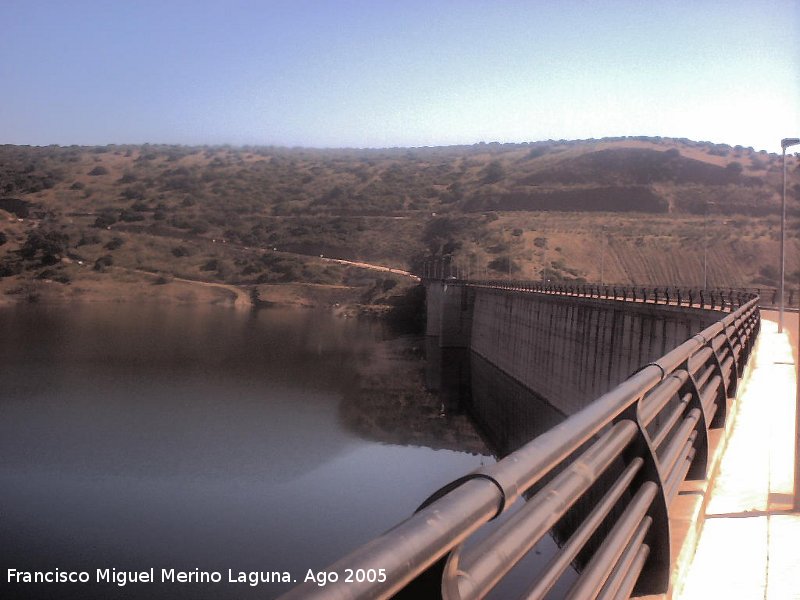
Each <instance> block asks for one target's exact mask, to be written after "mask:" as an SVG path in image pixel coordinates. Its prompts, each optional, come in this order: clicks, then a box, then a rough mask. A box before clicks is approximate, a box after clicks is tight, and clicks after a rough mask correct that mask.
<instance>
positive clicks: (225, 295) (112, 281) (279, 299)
mask: <svg viewBox="0 0 800 600" xmlns="http://www.w3.org/2000/svg"><path fill="white" fill-rule="evenodd" d="M111 270H112V271H113V273H111V274H109V273H97V272H94V271H86V270H75V269H71V270H70V271H71V272H70V275H71V281H70V282H69V283H60V282H58V281H54V280H51V279H30V278H26V277H24V276H12V277H6V278H2V279H0V309H2V308H6V307H12V306H19V305H24V304H36V303H41V304H62V305H63V304H70V303H74V302H80V303H89V304H92V303H106V302H112V303H126V302H158V303H162V304H182V305H214V306H228V307H231V308H235V309H237V310H258V309H260V308H262V306H274V307H278V308H308V309H312V308H329V309H331V310H333V311H334V313H335V314H337V316H342V317H354V316H356V315H358V314H368V315H371V316H381V315H383V314H385V313H386V312H387V310H388V306H385V305H375V304H363V303H361V302H359V301H358V299H359V296H361V294H362V293H363V290H361V289H360V288H356V287H349V286H344V285H333V284H330V285H327V284H318V283H305V282H288V283H276V284H261V285H257V286H237V285H234V284H227V283H218V282H212V281H199V280H193V279H186V278H183V277H174V276H170V275H164V274H160V273H152V272H149V271H143V270H138V269H125V268H121V267H112V268H111ZM109 275H111V277H109ZM253 290H257V291H258V297H259V299H260V302H262V303H263V304H262V305H261V306H259V305H257V304H256V303H254V301H253V297H252V292H253Z"/></svg>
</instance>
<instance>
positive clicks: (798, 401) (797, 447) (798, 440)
mask: <svg viewBox="0 0 800 600" xmlns="http://www.w3.org/2000/svg"><path fill="white" fill-rule="evenodd" d="M797 144H800V138H784V139H782V140H781V149H782V150H783V169H782V171H783V197H782V201H781V291H780V293H781V303H780V312H779V313H778V331H779V332H783V291H784V276H785V270H784V269H785V264H784V260H785V258H786V249H785V245H786V149H787V148H789V147H790V146H796V145H797ZM797 330H798V336H800V317H798V325H797ZM795 379H796V389H795V397H794V398H795V402H794V502H793V508H794V510H795V511H797V512H800V361H798V364H796V365H795Z"/></svg>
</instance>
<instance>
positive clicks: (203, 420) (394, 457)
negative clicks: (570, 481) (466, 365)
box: [0, 304, 494, 598]
mask: <svg viewBox="0 0 800 600" xmlns="http://www.w3.org/2000/svg"><path fill="white" fill-rule="evenodd" d="M423 344H424V342H423V341H422V340H421V339H420V338H415V337H413V336H397V335H389V334H388V333H387V331H386V328H385V327H384V326H382V325H380V324H376V323H374V322H372V323H370V322H363V321H359V320H348V319H339V318H335V317H333V316H332V315H331V314H330V313H327V312H325V313H323V312H315V311H298V310H277V309H276V310H272V309H270V310H262V311H259V312H254V313H250V312H237V311H233V310H230V309H223V308H216V307H178V306H155V305H152V306H151V305H141V306H137V305H130V304H96V305H91V304H84V305H80V304H79V305H61V306H36V305H32V306H22V307H15V308H7V309H3V310H1V311H0V567H2V571H3V575H4V577H3V582H2V583H3V587H4V589H5V590H7V592H8V595H7V596H6V595H3V597H24V598H54V597H57V598H142V597H148V598H250V597H251V598H255V597H258V598H271V597H275V596H277V595H279V594H280V593H282V592H283V591H285V590H286V589H288V588H289V587H291V584H286V583H274V582H273V583H264V584H260V585H258V586H251V585H249V584H248V583H227V579H228V570H229V569H230V570H232V571H233V572H234V574H235V573H238V572H245V573H248V572H255V571H267V572H274V571H280V572H284V571H285V572H289V573H290V574H291V576H292V577H293V578H294V579H297V580H299V581H302V579H303V578H304V577H305V575H306V573H307V571H308V570H309V569H312V570H315V571H316V570H320V569H322V568H323V567H325V566H326V565H328V564H329V563H331V562H333V561H334V560H336V559H337V558H339V557H340V556H342V555H343V554H345V553H346V552H348V551H350V550H352V549H354V548H356V547H358V546H359V545H361V544H362V543H364V542H366V541H368V540H369V539H371V538H372V537H374V536H376V535H378V534H380V533H382V532H383V531H385V530H386V529H388V528H390V527H391V526H393V525H394V524H396V523H397V522H399V521H401V520H402V519H404V518H406V517H407V516H409V515H410V514H412V513H413V512H414V510H415V509H416V507H417V506H418V505H419V504H420V503H421V502H422V501H423V500H424V499H425V498H426V497H427V496H428V495H429V494H431V493H432V492H434V491H435V490H436V489H438V488H439V487H440V486H441V485H443V484H445V483H447V482H448V481H451V480H453V479H455V478H457V477H459V476H461V475H463V474H464V473H466V472H468V471H470V470H473V469H474V468H476V467H478V466H480V465H481V464H483V463H486V462H490V461H493V460H494V459H493V458H491V457H488V456H486V454H488V450H486V449H485V447H483V446H482V443H481V440H480V438H479V436H478V435H477V434H476V432H475V431H474V429H472V428H471V426H470V425H469V421H468V420H467V419H465V418H464V417H463V416H459V415H455V416H452V417H451V416H449V415H448V414H447V413H448V411H447V410H444V411H442V410H440V409H439V408H438V407H433V406H431V398H430V395H429V394H428V393H427V392H425V390H424V387H423V373H424V364H423V363H422V358H421V351H420V347H421V346H422V345H423ZM151 568H152V569H154V570H155V579H156V582H155V583H135V584H128V585H125V586H119V585H116V584H114V583H96V582H95V579H96V574H97V570H98V569H101V570H103V569H117V570H118V571H143V570H148V569H151ZM8 569H16V570H18V571H47V572H53V571H55V570H56V569H58V570H59V571H60V572H66V571H78V572H81V571H85V572H88V573H89V574H90V575H91V577H92V583H90V584H80V583H59V584H9V583H8V581H7V578H6V574H7V571H8ZM162 569H175V570H176V571H178V570H180V571H187V572H195V570H196V569H198V570H199V571H202V572H210V571H216V572H220V573H221V574H222V579H223V581H222V583H218V584H215V583H209V584H201V583H185V584H160V583H158V581H159V580H160V574H161V570H162Z"/></svg>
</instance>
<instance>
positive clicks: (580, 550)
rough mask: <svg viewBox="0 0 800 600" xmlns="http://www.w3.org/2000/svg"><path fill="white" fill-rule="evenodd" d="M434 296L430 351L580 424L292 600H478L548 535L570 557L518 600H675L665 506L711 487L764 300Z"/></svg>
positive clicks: (522, 450) (535, 575) (492, 287)
mask: <svg viewBox="0 0 800 600" xmlns="http://www.w3.org/2000/svg"><path fill="white" fill-rule="evenodd" d="M423 283H424V285H425V288H426V312H427V325H426V328H427V329H426V333H427V335H428V336H430V338H429V339H432V340H434V342H433V343H434V344H436V345H437V346H438V347H440V348H443V349H447V348H454V349H463V350H465V351H468V352H469V353H470V354H471V355H472V356H474V357H476V358H475V360H476V361H479V362H480V363H483V362H485V363H487V364H490V365H492V366H493V367H494V368H496V369H498V370H499V371H501V372H502V373H504V374H505V376H507V377H508V378H509V379H510V380H513V381H514V382H515V385H519V386H522V387H524V388H527V389H528V390H530V391H531V392H532V393H533V394H535V395H537V396H539V397H542V398H544V399H546V400H547V402H549V403H550V404H551V405H552V406H553V407H554V409H555V410H557V411H558V412H560V413H561V414H563V415H568V416H567V417H566V418H564V419H563V420H561V421H560V422H558V423H557V424H556V425H555V426H554V427H552V428H550V429H548V430H547V431H545V432H544V433H542V434H540V435H538V436H537V437H535V438H534V439H532V440H530V441H526V442H525V443H524V444H522V445H521V446H520V447H518V448H515V449H513V451H510V453H509V454H507V455H506V456H504V457H503V458H501V459H500V460H499V461H498V462H497V463H495V464H492V465H490V466H486V467H483V468H481V469H480V470H478V471H475V472H472V473H468V474H465V475H464V476H463V477H462V478H460V479H458V480H456V481H454V482H451V483H449V484H448V485H446V486H444V487H443V488H442V489H441V490H439V491H438V492H436V493H435V494H433V495H432V496H431V497H429V498H427V499H425V498H421V499H420V508H419V509H418V511H417V512H416V513H415V514H414V515H410V516H409V518H408V519H407V520H405V521H403V522H402V523H399V524H398V525H396V526H395V527H393V528H392V529H390V530H389V531H387V532H386V533H385V534H383V535H382V536H380V537H378V538H376V539H374V540H372V541H371V542H369V543H367V544H366V545H364V546H363V547H361V548H360V549H358V550H356V551H354V552H353V553H351V554H350V555H348V556H346V557H343V558H342V559H341V560H339V561H337V562H336V563H335V564H333V565H331V566H330V567H329V570H330V571H331V572H339V573H345V571H347V572H348V573H353V577H351V578H350V580H349V581H343V580H340V581H339V582H334V583H328V584H327V585H325V586H324V587H321V586H318V585H315V584H314V583H307V584H303V585H300V586H298V587H296V588H294V589H293V590H291V591H290V592H289V593H288V594H286V595H284V596H283V598H285V599H287V600H288V599H290V598H370V599H372V598H390V597H401V598H402V597H408V598H430V597H442V598H447V599H473V598H483V597H486V596H487V595H489V594H491V593H492V591H493V590H495V589H496V587H497V586H498V585H500V584H502V582H503V580H504V578H506V577H507V576H508V574H509V573H510V572H511V571H512V570H513V569H514V567H515V565H517V564H518V563H520V562H521V561H524V560H525V559H526V555H528V554H529V553H530V552H531V550H532V549H534V548H535V547H536V545H537V544H538V543H539V542H540V541H541V540H542V539H543V538H544V537H545V536H547V535H551V536H552V537H553V539H554V540H555V541H556V544H557V549H556V551H555V552H554V553H553V555H552V556H550V557H547V560H546V561H543V564H541V565H540V566H538V567H537V569H536V571H535V572H527V573H526V574H525V577H526V583H525V585H526V587H527V589H523V590H521V591H520V592H519V594H518V595H521V597H524V598H528V599H534V598H551V597H554V593H555V590H559V592H558V596H557V597H562V596H563V597H567V598H580V599H583V598H604V599H610V598H628V597H630V596H631V595H646V594H659V593H666V592H667V591H668V589H669V585H670V573H671V569H672V562H673V560H674V558H673V554H674V553H673V552H672V549H671V547H670V545H671V541H670V537H671V536H670V533H671V523H670V505H671V504H672V502H673V500H674V499H675V497H676V496H677V494H678V491H679V489H680V486H681V484H682V483H683V482H684V481H685V480H687V479H690V480H698V479H699V480H702V479H704V478H705V477H706V472H707V466H708V465H707V462H708V458H709V431H710V430H712V429H714V428H719V427H722V426H724V424H725V420H726V415H727V414H728V412H729V409H730V406H731V402H732V400H733V398H734V397H735V394H736V389H737V384H738V382H739V380H740V378H741V377H742V375H743V373H744V370H745V367H746V364H747V360H748V357H749V355H750V352H751V349H752V346H753V344H754V342H755V339H756V336H757V334H758V331H759V325H760V320H759V312H758V302H759V299H758V296H757V295H756V294H754V293H750V292H737V291H713V292H711V291H705V290H704V291H698V290H687V289H667V288H661V289H646V288H624V289H621V290H618V289H616V288H613V289H612V288H607V287H601V286H574V287H545V286H542V285H539V284H533V283H524V282H473V281H460V280H456V279H452V278H451V279H445V280H442V279H424V280H423ZM483 410H486V411H492V410H493V407H492V406H488V407H485V406H484V408H483ZM476 417H477V418H478V420H481V415H476ZM512 507H513V509H512ZM673 527H674V525H673ZM567 573H569V577H568V581H567V583H566V584H565V583H564V580H563V578H564V577H565V575H566V574H567Z"/></svg>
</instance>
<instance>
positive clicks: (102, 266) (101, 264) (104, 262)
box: [94, 254, 114, 271]
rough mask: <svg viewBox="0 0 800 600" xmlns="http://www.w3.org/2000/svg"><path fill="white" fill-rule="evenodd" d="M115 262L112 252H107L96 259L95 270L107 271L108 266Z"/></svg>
mask: <svg viewBox="0 0 800 600" xmlns="http://www.w3.org/2000/svg"><path fill="white" fill-rule="evenodd" d="M113 264H114V259H113V258H111V255H110V254H106V255H105V256H101V257H100V258H98V259H97V260H96V261H94V270H95V271H105V270H106V269H107V268H108V267H110V266H111V265H113Z"/></svg>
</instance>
